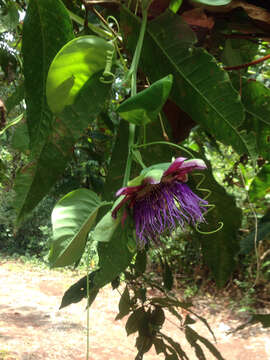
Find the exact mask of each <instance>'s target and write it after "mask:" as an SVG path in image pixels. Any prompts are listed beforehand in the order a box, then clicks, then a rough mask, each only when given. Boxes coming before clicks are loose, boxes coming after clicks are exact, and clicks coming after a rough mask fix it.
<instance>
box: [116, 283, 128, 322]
mask: <svg viewBox="0 0 270 360" xmlns="http://www.w3.org/2000/svg"><path fill="white" fill-rule="evenodd" d="M130 306H131V301H130V296H129V291H128V287H127V286H126V287H125V290H124V292H123V294H122V296H121V298H120V301H119V313H118V314H117V316H116V318H115V320H120V319H122V318H123V317H124V316H126V315H127V314H128V313H129V311H130Z"/></svg>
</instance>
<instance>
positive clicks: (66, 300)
mask: <svg viewBox="0 0 270 360" xmlns="http://www.w3.org/2000/svg"><path fill="white" fill-rule="evenodd" d="M94 275H95V272H92V273H91V274H90V276H89V287H91V284H92V282H93V277H94ZM97 294H98V290H91V292H90V296H89V299H88V304H90V303H92V302H93V301H94V300H95V298H96V296H97ZM86 297H87V277H86V276H84V277H83V278H81V279H80V280H78V281H77V282H76V283H75V284H73V285H71V286H70V288H69V289H68V290H67V291H65V293H64V296H63V298H62V301H61V305H60V308H59V309H63V308H64V307H66V306H68V305H70V304H75V303H77V302H79V301H81V300H82V299H83V298H86Z"/></svg>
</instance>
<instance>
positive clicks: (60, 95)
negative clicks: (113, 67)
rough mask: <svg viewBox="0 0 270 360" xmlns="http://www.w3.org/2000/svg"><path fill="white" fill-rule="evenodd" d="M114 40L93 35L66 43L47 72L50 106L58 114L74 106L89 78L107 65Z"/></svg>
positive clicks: (47, 91)
mask: <svg viewBox="0 0 270 360" xmlns="http://www.w3.org/2000/svg"><path fill="white" fill-rule="evenodd" d="M113 50H114V46H113V45H112V43H109V42H108V41H106V40H104V39H102V38H100V37H97V36H93V35H88V36H81V37H78V38H76V39H73V40H71V41H70V42H69V43H67V44H66V45H65V46H64V47H63V48H62V49H61V50H60V51H59V52H58V54H57V55H56V57H55V58H54V60H53V62H52V64H51V66H50V69H49V73H48V78H47V87H46V94H47V100H48V104H49V107H50V109H51V110H52V111H53V112H54V113H57V114H59V113H60V112H61V111H62V110H63V108H64V107H65V106H66V105H71V104H73V102H74V99H75V97H76V95H77V94H78V92H79V91H80V89H81V88H82V87H83V85H84V84H85V83H86V81H87V80H88V79H89V78H90V77H91V76H92V75H94V74H95V73H97V72H99V71H100V70H102V69H104V68H105V65H106V57H107V51H113Z"/></svg>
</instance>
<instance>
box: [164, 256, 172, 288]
mask: <svg viewBox="0 0 270 360" xmlns="http://www.w3.org/2000/svg"><path fill="white" fill-rule="evenodd" d="M162 278H163V282H164V287H165V288H166V289H167V290H169V291H170V290H172V287H173V273H172V270H171V268H170V266H169V264H168V262H167V260H165V263H164V269H163V273H162Z"/></svg>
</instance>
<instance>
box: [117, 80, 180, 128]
mask: <svg viewBox="0 0 270 360" xmlns="http://www.w3.org/2000/svg"><path fill="white" fill-rule="evenodd" d="M172 82H173V77H172V76H171V75H168V76H166V77H164V78H162V79H160V80H158V81H156V82H155V83H154V84H152V85H151V86H149V87H148V88H147V89H145V90H143V91H141V92H139V93H138V94H136V95H134V96H131V97H130V98H128V99H127V100H125V101H124V102H122V104H121V105H120V106H119V107H118V109H117V112H118V113H119V114H120V116H121V117H122V118H123V119H125V120H127V121H128V122H130V123H132V124H135V125H146V124H148V123H150V122H152V121H154V120H156V119H157V117H158V114H159V113H160V111H161V109H162V107H163V105H164V104H165V102H166V100H167V99H168V96H169V94H170V91H171V88H172Z"/></svg>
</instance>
